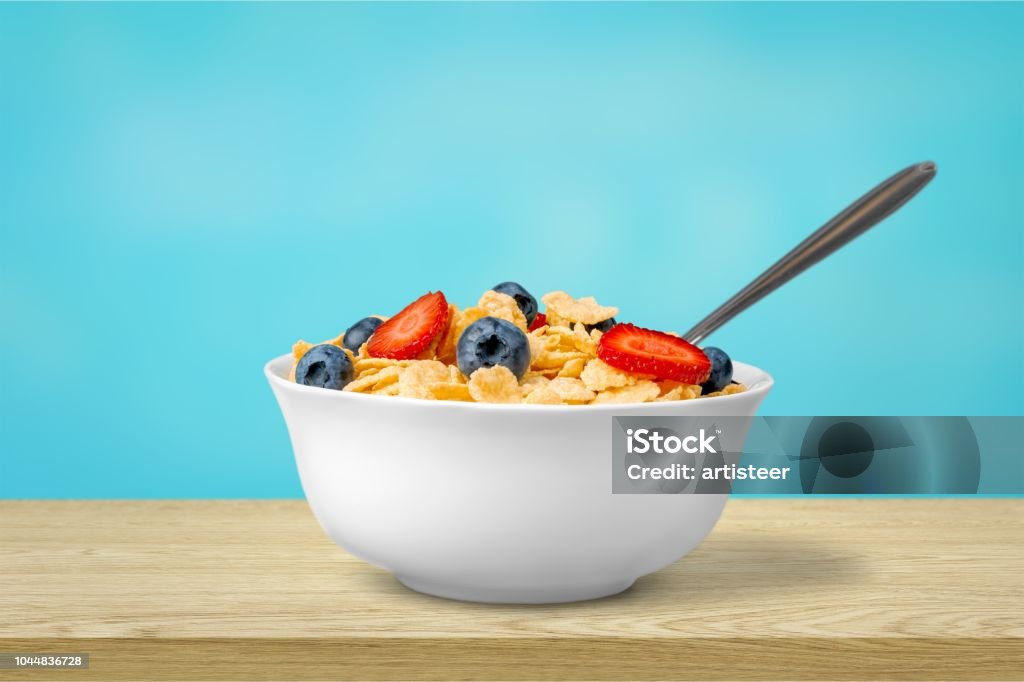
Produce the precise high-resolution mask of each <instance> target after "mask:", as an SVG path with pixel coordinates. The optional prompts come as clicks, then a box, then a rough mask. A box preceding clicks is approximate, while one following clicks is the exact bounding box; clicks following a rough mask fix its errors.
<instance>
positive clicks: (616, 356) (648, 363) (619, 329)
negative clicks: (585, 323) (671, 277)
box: [597, 323, 711, 384]
mask: <svg viewBox="0 0 1024 682" xmlns="http://www.w3.org/2000/svg"><path fill="white" fill-rule="evenodd" d="M597 357H599V358H601V359H602V360H604V361H605V362H606V363H608V364H609V365H611V366H612V367H614V368H616V369H621V370H623V371H624V372H631V373H634V374H647V375H650V376H654V377H657V378H658V379H671V380H672V381H679V382H682V383H684V384H703V383H704V382H705V381H707V380H708V376H709V375H710V374H711V361H710V360H708V357H707V356H706V355H704V351H702V350H701V349H700V348H697V346H694V345H693V344H692V343H690V342H688V341H684V340H683V339H681V338H679V337H678V336H672V335H671V334H666V333H664V332H657V331H654V330H653V329H644V328H643V327H637V326H635V325H632V324H629V323H622V324H617V325H615V326H614V327H612V328H611V329H609V330H608V331H607V332H605V334H604V335H602V336H601V341H600V342H599V343H598V344H597Z"/></svg>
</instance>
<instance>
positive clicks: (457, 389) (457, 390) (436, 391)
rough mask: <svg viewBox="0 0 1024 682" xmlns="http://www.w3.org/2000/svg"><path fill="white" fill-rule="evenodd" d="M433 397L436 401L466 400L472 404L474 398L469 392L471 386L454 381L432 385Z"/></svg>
mask: <svg viewBox="0 0 1024 682" xmlns="http://www.w3.org/2000/svg"><path fill="white" fill-rule="evenodd" d="M430 393H431V397H433V398H434V399H435V400H464V401H467V402H472V400H473V396H472V394H470V392H469V386H468V385H466V384H464V383H459V382H454V381H442V382H440V383H436V384H431V386H430Z"/></svg>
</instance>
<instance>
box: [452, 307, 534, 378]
mask: <svg viewBox="0 0 1024 682" xmlns="http://www.w3.org/2000/svg"><path fill="white" fill-rule="evenodd" d="M455 354H456V357H457V358H458V362H459V369H461V370H462V373H463V374H465V375H466V376H469V375H470V374H472V373H473V372H475V371H476V370H478V369H480V368H481V367H494V366H495V365H504V366H505V367H508V368H509V369H510V370H512V373H513V374H515V375H516V378H517V379H521V378H522V377H523V374H525V373H526V370H527V368H528V367H529V366H530V342H529V341H527V340H526V334H524V333H523V331H522V330H521V329H520V328H519V327H517V326H515V325H514V324H512V323H511V322H506V321H505V320H499V319H498V318H496V317H482V318H480V319H479V320H477V321H476V322H474V323H473V324H471V325H469V326H468V327H466V331H464V332H462V336H460V337H459V343H458V344H457V345H456V347H455Z"/></svg>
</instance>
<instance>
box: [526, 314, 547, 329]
mask: <svg viewBox="0 0 1024 682" xmlns="http://www.w3.org/2000/svg"><path fill="white" fill-rule="evenodd" d="M547 323H548V316H547V315H545V314H544V313H537V315H536V316H535V317H534V318H533V322H531V323H530V326H529V327H528V328H527V330H526V331H528V332H532V331H533V330H534V329H540V328H541V327H543V326H544V325H546V324H547Z"/></svg>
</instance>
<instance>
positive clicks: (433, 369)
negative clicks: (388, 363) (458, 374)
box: [398, 360, 451, 400]
mask: <svg viewBox="0 0 1024 682" xmlns="http://www.w3.org/2000/svg"><path fill="white" fill-rule="evenodd" d="M450 376H451V375H450V374H449V373H448V366H447V365H445V364H444V363H443V362H438V361H437V360H420V361H419V362H413V363H410V364H409V366H408V367H406V368H405V369H404V370H402V373H401V374H400V375H399V377H398V395H400V396H404V397H406V398H424V399H427V400H429V399H431V398H433V397H434V393H433V391H432V390H431V387H432V386H433V385H434V384H438V383H441V382H445V383H447V381H448V379H449V378H450Z"/></svg>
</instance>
